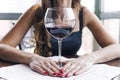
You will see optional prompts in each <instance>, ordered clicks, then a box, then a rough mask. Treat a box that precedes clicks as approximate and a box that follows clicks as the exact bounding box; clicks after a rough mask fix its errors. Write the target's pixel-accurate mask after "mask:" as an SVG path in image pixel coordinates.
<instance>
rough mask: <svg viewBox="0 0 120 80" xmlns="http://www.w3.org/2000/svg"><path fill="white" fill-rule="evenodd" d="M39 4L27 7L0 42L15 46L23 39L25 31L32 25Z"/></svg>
mask: <svg viewBox="0 0 120 80" xmlns="http://www.w3.org/2000/svg"><path fill="white" fill-rule="evenodd" d="M38 7H40V5H38V4H35V5H33V6H32V7H31V8H29V9H28V10H27V11H26V12H25V13H24V14H23V15H22V16H21V18H20V19H19V20H18V22H17V23H16V25H15V26H14V27H13V28H12V29H11V30H10V31H9V32H8V33H7V35H6V36H5V37H4V38H3V39H2V40H1V41H0V43H4V44H7V45H10V46H12V47H16V46H17V45H18V44H19V43H20V41H21V40H22V39H23V37H24V36H25V34H26V33H27V31H28V30H29V28H30V27H31V25H32V20H33V18H34V15H35V12H36V10H37V8H38Z"/></svg>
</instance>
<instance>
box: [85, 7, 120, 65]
mask: <svg viewBox="0 0 120 80" xmlns="http://www.w3.org/2000/svg"><path fill="white" fill-rule="evenodd" d="M84 13H85V16H84V17H85V20H86V21H87V22H86V25H87V27H88V28H89V29H90V31H91V32H92V34H93V36H94V37H95V39H96V41H97V42H98V43H99V45H100V46H101V47H102V48H101V49H100V50H97V51H95V52H92V53H91V54H89V56H91V57H93V59H94V60H95V63H100V62H106V61H109V60H112V59H115V58H120V45H119V44H118V43H117V42H116V41H115V40H114V39H113V38H112V37H111V36H110V35H109V34H108V33H107V32H106V31H105V29H104V26H103V25H102V23H101V22H100V21H99V19H98V18H97V17H96V16H95V15H94V14H93V13H91V12H90V11H89V10H88V9H85V10H84ZM88 17H89V18H88Z"/></svg>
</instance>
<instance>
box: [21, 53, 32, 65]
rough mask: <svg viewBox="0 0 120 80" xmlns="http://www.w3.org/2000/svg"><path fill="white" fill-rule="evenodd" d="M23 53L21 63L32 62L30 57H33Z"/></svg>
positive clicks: (30, 54)
mask: <svg viewBox="0 0 120 80" xmlns="http://www.w3.org/2000/svg"><path fill="white" fill-rule="evenodd" d="M22 53H24V57H23V63H25V64H29V63H30V62H31V61H32V57H33V55H34V54H33V53H28V52H23V51H22Z"/></svg>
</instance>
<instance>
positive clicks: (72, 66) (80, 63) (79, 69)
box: [62, 55, 94, 77]
mask: <svg viewBox="0 0 120 80" xmlns="http://www.w3.org/2000/svg"><path fill="white" fill-rule="evenodd" d="M93 64H94V60H93V58H92V57H90V56H88V55H84V56H80V57H79V58H74V59H72V60H70V61H67V62H66V64H65V65H64V66H63V68H62V71H63V76H62V77H70V76H73V75H74V76H75V75H78V74H81V73H83V72H85V71H87V70H88V69H89V68H91V66H92V65H93Z"/></svg>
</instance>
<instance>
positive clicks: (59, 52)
mask: <svg viewBox="0 0 120 80" xmlns="http://www.w3.org/2000/svg"><path fill="white" fill-rule="evenodd" d="M61 51H62V39H61V38H59V39H58V57H59V67H60V68H61V67H62V61H61Z"/></svg>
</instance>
